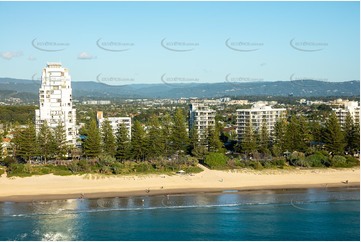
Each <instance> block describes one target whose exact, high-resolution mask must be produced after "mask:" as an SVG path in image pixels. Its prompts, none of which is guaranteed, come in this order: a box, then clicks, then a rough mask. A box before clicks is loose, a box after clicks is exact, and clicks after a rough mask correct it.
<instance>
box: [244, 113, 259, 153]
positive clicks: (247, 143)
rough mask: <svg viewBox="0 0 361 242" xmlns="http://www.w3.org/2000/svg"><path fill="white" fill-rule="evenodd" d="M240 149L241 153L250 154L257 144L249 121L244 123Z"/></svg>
mask: <svg viewBox="0 0 361 242" xmlns="http://www.w3.org/2000/svg"><path fill="white" fill-rule="evenodd" d="M241 147H242V151H243V152H246V153H252V152H254V151H256V150H257V143H256V139H255V134H254V130H253V127H252V123H251V120H248V121H247V123H246V127H245V130H244V135H243V137H242V140H241Z"/></svg>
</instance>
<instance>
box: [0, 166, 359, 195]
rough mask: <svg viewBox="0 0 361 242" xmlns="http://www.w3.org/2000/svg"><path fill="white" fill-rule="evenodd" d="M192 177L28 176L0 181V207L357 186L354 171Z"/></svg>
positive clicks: (232, 172) (236, 172)
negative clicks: (2, 203) (72, 200)
mask: <svg viewBox="0 0 361 242" xmlns="http://www.w3.org/2000/svg"><path fill="white" fill-rule="evenodd" d="M202 168H203V169H205V170H204V171H203V172H201V173H198V174H175V175H139V176H101V175H92V174H87V175H82V176H54V175H43V176H32V177H27V178H17V177H16V178H13V177H12V178H7V177H6V176H5V174H4V175H2V177H1V178H0V201H33V200H52V199H65V198H81V197H84V198H99V197H126V196H144V195H158V194H175V193H194V192H216V191H223V190H240V191H242V190H264V189H294V188H326V187H347V186H359V185H360V169H359V168H358V167H356V168H348V169H330V168H329V169H290V170H280V169H279V170H261V171H255V170H249V169H244V170H228V171H214V170H209V169H206V168H204V167H202Z"/></svg>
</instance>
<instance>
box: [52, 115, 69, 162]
mask: <svg viewBox="0 0 361 242" xmlns="http://www.w3.org/2000/svg"><path fill="white" fill-rule="evenodd" d="M54 139H55V152H54V155H55V157H56V158H57V159H62V158H64V156H65V155H66V154H67V151H68V145H67V141H66V133H65V127H64V125H63V123H62V122H59V124H58V126H57V127H56V128H55V130H54Z"/></svg>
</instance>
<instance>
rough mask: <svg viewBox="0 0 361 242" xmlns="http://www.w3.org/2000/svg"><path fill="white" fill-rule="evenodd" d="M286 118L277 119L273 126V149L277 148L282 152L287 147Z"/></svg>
mask: <svg viewBox="0 0 361 242" xmlns="http://www.w3.org/2000/svg"><path fill="white" fill-rule="evenodd" d="M286 132H287V120H286V119H284V118H282V119H280V120H278V121H277V122H276V124H275V127H274V145H273V150H274V151H275V150H278V151H279V153H281V154H282V153H283V152H285V151H286V149H287V140H286Z"/></svg>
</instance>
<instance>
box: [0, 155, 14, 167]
mask: <svg viewBox="0 0 361 242" xmlns="http://www.w3.org/2000/svg"><path fill="white" fill-rule="evenodd" d="M2 163H3V164H4V166H6V167H9V166H10V165H11V164H14V163H16V160H15V159H14V158H13V157H10V156H6V157H5V159H4V160H3V162H2Z"/></svg>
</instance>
